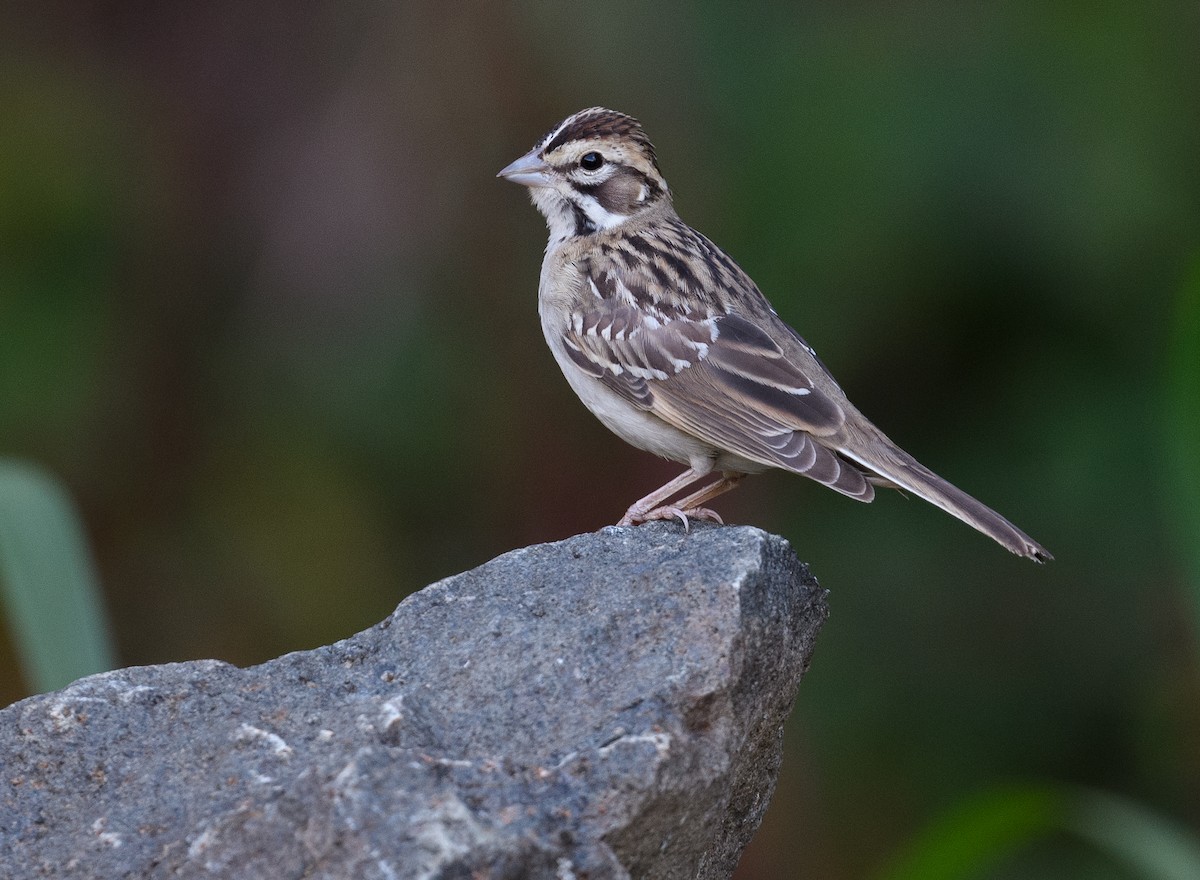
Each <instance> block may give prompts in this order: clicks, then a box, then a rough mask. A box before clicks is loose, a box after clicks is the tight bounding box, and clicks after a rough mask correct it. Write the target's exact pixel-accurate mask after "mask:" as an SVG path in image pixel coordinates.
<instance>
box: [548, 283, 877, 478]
mask: <svg viewBox="0 0 1200 880" xmlns="http://www.w3.org/2000/svg"><path fill="white" fill-rule="evenodd" d="M591 286H592V289H593V290H606V289H607V290H612V289H619V288H620V287H625V289H627V290H628V289H629V287H628V285H626V284H624V282H617V283H614V281H613V280H612V279H610V278H603V279H600V280H599V281H597V280H592V282H591ZM564 336H565V338H564V342H565V349H566V352H567V355H568V356H569V357H570V358H571V360H572V362H574V363H575V364H576V365H577V366H578V367H579V368H580V369H582V370H583V371H584V372H585V373H587V374H588V375H590V376H593V377H595V378H597V379H599V380H600V381H602V382H604V384H605V385H606V386H607V387H609V388H610V389H612V390H613V391H615V392H616V393H618V394H620V395H621V396H622V397H624V398H625V399H626V400H628V401H629V402H630V403H632V404H633V405H635V406H637V407H639V408H640V409H643V410H646V411H648V412H651V413H653V414H654V415H656V416H658V417H659V418H661V419H662V420H663V421H665V422H667V423H668V424H671V425H673V426H675V427H677V428H679V429H680V430H682V431H686V432H687V433H689V434H692V435H693V436H695V437H698V438H699V439H701V440H703V441H704V442H706V443H709V444H711V445H713V446H716V447H718V448H720V449H725V450H728V451H729V452H732V453H735V454H737V455H739V456H742V457H743V458H747V459H749V460H751V461H756V462H759V463H761V464H766V465H770V466H774V467H782V468H785V469H787V470H790V471H794V472H796V473H800V474H804V475H805V476H808V477H811V478H812V479H814V480H817V481H818V482H821V483H824V484H825V485H827V486H830V487H831V488H834V489H836V490H838V491H840V492H843V493H844V494H847V495H850V496H851V497H855V498H859V499H861V500H864V501H867V500H870V499H871V497H873V495H874V490H873V488H872V486H871V484H870V483H869V482H868V480H867V479H866V477H865V476H864V475H863V472H862V471H861V470H860V469H859V468H858V467H857V466H855V465H854V464H852V463H851V462H849V461H847V460H845V459H844V458H842V457H841V456H839V455H838V453H837V452H835V451H834V450H832V449H829V448H827V447H826V446H824V445H822V444H821V443H820V442H819V438H820V437H823V436H829V435H832V434H834V433H836V432H837V431H839V430H840V429H841V427H842V425H843V424H844V422H845V412H844V411H843V409H842V407H841V406H840V405H839V403H838V402H837V401H836V400H834V399H833V398H832V397H830V396H829V395H828V394H826V393H824V392H823V391H822V390H821V389H820V388H819V387H817V385H816V384H815V383H814V382H813V381H812V379H811V378H810V377H809V376H807V375H805V373H804V371H803V369H802V368H801V367H799V366H797V365H796V364H795V363H793V362H792V360H791V359H790V358H789V357H788V356H787V354H786V353H785V352H784V351H783V350H782V349H781V348H780V347H779V345H777V344H776V343H775V342H774V341H773V340H772V338H771V335H770V334H769V333H768V332H767V331H766V330H765V329H764V328H763V327H761V326H759V325H758V324H757V323H755V322H754V321H752V320H750V319H748V318H746V317H744V316H740V315H732V314H700V315H696V314H692V315H686V314H685V315H679V314H667V313H664V312H657V313H655V312H654V311H652V310H650V309H648V308H646V307H645V305H644V304H642V305H639V304H634V303H629V302H622V301H620V300H619V299H610V298H608V297H600V298H597V299H596V300H593V301H591V302H589V303H588V306H587V307H586V309H584V310H581V311H580V312H577V313H576V314H574V315H572V319H571V320H570V321H569V322H568V324H567V327H566V328H565V334H564ZM818 369H819V367H818Z"/></svg>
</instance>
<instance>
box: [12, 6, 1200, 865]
mask: <svg viewBox="0 0 1200 880" xmlns="http://www.w3.org/2000/svg"><path fill="white" fill-rule="evenodd" d="M1197 45H1200V8H1197V6H1196V5H1195V4H1194V3H1190V2H1183V0H1173V2H1171V0H1169V2H1158V3H1153V4H1070V3H1052V4H1044V3H1035V2H1032V0H1014V2H1011V3H1004V4H965V5H964V4H954V3H950V2H947V0H924V2H909V3H901V4H842V3H836V4H835V3H805V4H790V3H749V4H738V5H728V4H717V3H711V2H707V3H700V4H683V3H665V4H654V5H650V4H633V3H609V4H549V3H539V2H532V0H524V2H512V3H507V4H491V3H479V2H476V3H466V4H434V3H422V2H417V3H407V4H392V5H383V6H381V5H379V4H371V3H364V2H359V0H348V2H338V3H334V2H318V3H313V4H307V5H306V6H304V8H303V9H296V8H289V9H286V10H285V9H283V8H282V7H276V6H273V5H271V4H240V3H234V2H232V0H221V2H217V3H212V4H169V3H162V4H140V3H129V2H122V0H108V2H95V0H83V2H75V3H70V4H68V3H44V4H19V3H18V4H6V5H4V6H3V7H2V8H0V119H3V120H4V123H5V124H4V125H3V126H0V456H4V457H9V458H19V459H25V460H29V461H33V462H36V463H37V464H38V465H39V466H40V467H41V468H43V469H44V470H45V471H47V472H50V473H53V474H55V475H56V476H59V477H61V479H62V480H63V481H64V482H65V484H66V487H67V489H68V491H69V493H70V495H71V496H72V497H73V498H75V499H77V500H78V503H79V505H80V507H81V510H82V515H83V521H84V524H85V527H86V531H87V534H88V537H89V538H90V540H91V542H92V545H93V547H94V548H95V555H96V561H97V566H98V569H99V572H100V579H101V581H102V583H103V584H104V585H105V587H106V591H107V593H106V604H107V605H108V607H109V609H110V610H111V614H112V619H113V626H114V630H115V637H116V642H117V644H118V645H119V648H120V655H121V658H122V662H126V663H153V662H161V661H169V660H182V659H188V658H194V657H218V658H220V659H224V660H228V661H231V662H235V663H243V664H245V663H254V662H259V661H262V660H265V659H267V658H269V657H272V656H276V655H278V654H280V653H283V652H285V651H288V650H294V649H299V648H304V647H308V646H311V645H314V644H319V643H325V642H329V641H332V640H334V639H337V638H340V637H342V636H345V635H348V634H350V633H352V632H354V631H356V630H358V629H361V628H363V627H365V626H367V625H369V624H370V623H372V622H374V621H376V620H378V619H380V618H382V617H383V616H384V615H385V614H386V613H387V612H388V611H389V610H390V609H391V608H392V607H393V606H394V605H395V603H396V602H397V601H399V599H401V598H402V597H403V596H404V595H405V594H406V593H408V592H409V591H412V590H414V589H417V588H419V587H421V586H423V585H424V584H426V583H428V582H429V581H432V580H434V579H436V578H438V577H441V576H444V575H448V574H451V573H454V572H456V571H460V570H463V569H466V568H469V567H471V566H473V565H476V564H478V563H480V562H482V561H484V560H486V559H488V558H490V557H491V556H493V555H495V554H497V553H499V552H501V551H503V550H506V549H510V548H512V547H515V546H520V545H523V544H527V543H530V542H533V541H543V540H552V539H556V538H561V537H565V536H567V535H569V534H572V533H575V532H579V531H585V530H590V529H595V528H597V527H599V526H601V525H603V524H605V523H609V522H612V521H614V520H615V519H616V518H617V517H618V516H619V515H620V513H621V512H622V511H623V510H624V509H625V507H626V506H627V505H628V503H629V501H630V500H631V499H633V498H635V497H638V496H639V495H640V494H642V493H644V492H645V491H647V490H648V489H649V488H651V487H653V486H654V485H658V484H660V483H661V482H662V481H665V479H666V478H668V477H669V476H670V475H672V474H673V473H674V472H675V471H676V470H677V468H675V467H674V466H671V465H667V464H663V463H660V462H656V461H653V460H651V459H650V458H649V457H648V456H645V455H644V454H642V453H639V452H637V451H635V450H631V449H628V448H626V447H625V446H624V445H623V444H622V443H620V441H618V440H616V439H615V438H613V437H611V436H610V435H608V434H607V432H606V431H605V430H604V429H603V428H602V427H601V426H600V425H599V424H598V423H596V421H595V420H594V419H593V418H592V417H591V416H590V415H588V413H587V412H586V411H585V410H584V409H583V407H582V406H580V405H579V403H578V401H577V400H575V398H574V396H573V395H572V394H571V392H570V390H569V389H568V388H567V387H566V384H565V383H564V382H563V381H562V379H561V376H559V374H558V371H557V369H556V368H555V366H554V363H553V360H552V359H551V357H550V355H549V353H548V351H547V350H546V348H545V344H544V342H543V340H542V339H541V333H540V329H539V325H538V321H537V316H536V308H535V303H534V292H535V289H536V284H537V273H538V265H539V262H540V259H541V253H542V248H543V246H544V236H545V232H544V226H543V223H542V221H541V219H540V218H539V217H538V216H537V214H536V212H535V211H534V210H533V209H532V208H531V207H530V206H529V205H528V202H527V200H526V198H525V197H524V196H523V195H522V194H521V193H520V192H518V191H517V190H516V188H514V187H511V186H506V185H505V184H503V183H502V182H498V181H496V180H495V179H494V177H493V175H494V174H495V172H496V170H498V169H499V168H500V167H502V166H503V165H505V164H506V163H507V162H509V161H510V160H511V159H512V158H514V157H515V156H517V155H520V154H521V153H522V152H524V151H525V150H526V149H528V147H529V146H530V144H531V143H532V142H533V141H534V139H535V138H536V137H537V136H538V135H540V134H541V133H542V132H544V131H545V130H546V128H547V127H548V126H549V125H551V124H552V123H553V122H555V121H557V120H558V119H560V118H561V117H562V116H564V115H566V114H567V113H569V112H572V111H574V110H577V109H579V108H581V107H584V106H588V105H591V104H596V103H603V104H607V105H609V106H614V107H616V108H618V109H621V110H625V111H627V112H631V113H634V114H635V115H638V116H640V117H641V118H642V119H643V120H644V122H645V123H646V125H647V128H648V130H649V132H650V134H651V136H652V137H653V138H654V140H655V142H656V144H657V146H658V152H659V155H660V158H661V161H662V165H663V169H664V172H665V174H666V176H667V178H668V179H669V180H670V182H671V185H672V189H673V192H674V193H675V196H676V202H677V205H678V207H679V209H680V212H681V214H682V215H683V217H684V218H685V219H686V220H688V221H689V222H691V223H693V224H694V225H696V226H697V227H698V228H700V229H701V230H702V231H704V232H705V233H706V234H708V235H709V236H710V237H712V238H713V239H714V240H716V241H717V242H719V243H721V244H722V245H723V246H724V247H726V248H727V249H728V250H729V251H730V252H731V253H732V254H733V255H734V257H735V258H736V259H738V261H739V262H740V263H741V264H742V265H743V266H744V267H745V268H746V269H747V270H748V271H749V272H750V273H751V274H752V275H753V276H754V277H755V279H756V280H757V281H758V282H759V284H760V286H761V287H762V288H763V289H764V291H765V292H766V293H767V294H768V295H769V296H770V297H771V298H772V300H773V301H774V302H775V304H776V306H777V307H778V309H779V311H780V313H781V314H782V315H783V316H784V317H785V318H787V319H788V320H790V321H791V322H792V323H793V324H795V325H796V326H797V327H798V328H799V329H800V330H801V332H803V333H804V335H805V336H806V338H808V339H809V341H810V342H812V343H813V344H814V345H815V346H816V347H817V349H818V351H820V352H821V354H822V357H823V359H824V360H825V361H826V362H827V363H828V364H829V365H830V367H831V368H832V369H833V371H834V373H835V374H836V375H837V376H838V377H839V379H840V381H841V382H842V384H843V386H844V387H845V388H846V389H847V391H848V392H849V394H850V396H851V397H852V398H853V399H855V400H856V402H857V403H858V404H859V405H860V407H861V408H862V409H863V410H864V411H865V412H866V413H867V414H868V415H869V416H870V417H871V418H872V419H873V420H875V421H876V422H877V423H878V424H879V425H880V426H881V427H883V428H884V430H886V431H887V432H888V433H889V434H890V435H891V436H892V437H894V438H895V439H896V440H897V441H898V442H899V443H901V445H903V446H905V447H906V448H908V449H909V450H910V451H911V452H913V453H914V454H915V455H916V456H917V457H918V458H920V459H921V460H922V461H924V462H925V463H926V464H928V465H929V466H930V467H932V468H934V470H936V471H938V472H939V473H942V474H944V475H945V476H946V477H948V478H949V479H951V480H953V481H954V482H956V483H958V484H959V485H961V486H962V487H963V488H965V489H967V490H968V491H971V492H972V493H974V494H977V495H978V496H979V497H980V498H982V499H983V500H984V501H985V502H987V503H989V504H991V505H994V506H995V507H997V508H998V509H999V510H1001V511H1003V512H1004V513H1005V514H1006V515H1008V516H1010V517H1011V518H1012V519H1014V520H1015V521H1016V522H1017V523H1019V524H1020V525H1021V526H1022V527H1023V528H1025V529H1026V530H1028V531H1029V532H1030V534H1032V535H1033V536H1035V537H1036V538H1037V539H1038V540H1039V541H1041V542H1043V543H1044V544H1045V545H1046V546H1047V547H1049V548H1050V550H1051V551H1052V552H1054V554H1055V555H1056V557H1057V561H1056V562H1054V563H1053V564H1052V565H1050V566H1047V567H1045V568H1037V567H1035V566H1033V565H1030V564H1029V563H1027V562H1024V561H1022V560H1017V559H1015V558H1009V557H1008V556H1007V555H1006V554H1005V553H1004V552H1003V551H1001V550H999V549H998V548H996V547H995V546H994V545H992V544H991V543H990V542H988V541H987V540H986V539H984V538H981V537H979V536H977V535H975V534H973V533H972V532H970V531H969V530H968V529H966V528H965V527H964V526H962V525H961V524H960V523H958V522H956V521H954V520H952V519H951V518H949V517H946V516H944V515H942V514H941V513H939V512H938V511H936V510H934V509H932V508H930V507H929V506H928V505H923V504H920V503H919V502H915V501H909V502H906V501H905V500H904V499H902V498H900V497H898V496H896V495H894V494H890V493H889V494H888V495H887V496H886V497H881V498H879V499H878V500H877V501H876V503H875V504H873V505H870V506H863V505H856V504H852V503H850V502H848V501H846V500H845V499H843V498H841V497H838V496H835V495H834V494H833V493H829V492H825V491H822V490H820V489H819V487H816V486H814V485H812V484H809V483H807V482H806V481H804V480H800V479H798V478H795V477H790V476H787V475H782V474H776V475H767V476H763V477H759V478H756V479H754V480H749V481H747V482H746V484H745V485H744V487H742V488H739V489H738V491H737V492H735V493H732V494H731V495H730V496H729V497H728V500H726V499H724V498H723V499H722V500H721V502H720V504H721V510H722V512H723V513H724V514H725V515H726V519H727V520H728V521H732V522H749V523H754V524H756V525H759V526H762V527H764V528H767V529H771V530H773V531H776V532H780V533H782V534H784V535H786V536H788V537H789V538H790V539H791V540H792V541H793V542H794V543H795V546H796V549H797V551H798V553H799V554H800V556H801V557H802V558H804V559H806V560H808V561H809V562H811V563H812V565H813V568H814V571H815V572H816V573H817V575H818V577H819V578H820V579H821V582H822V584H823V585H825V586H826V587H827V588H829V589H830V590H831V603H832V610H833V616H832V618H831V620H830V622H829V624H828V625H827V626H826V628H825V631H824V633H823V634H822V641H821V648H820V651H819V652H818V655H817V660H816V663H815V664H814V666H813V668H812V670H811V672H810V674H809V676H808V678H807V679H806V681H805V686H804V688H803V689H802V693H801V697H800V700H799V703H798V706H797V710H796V713H795V717H794V720H793V724H792V726H791V728H790V729H789V732H788V749H789V752H788V756H787V760H786V761H785V763H784V775H783V778H782V779H781V781H780V785H779V787H778V790H777V792H776V796H775V802H774V804H773V805H772V808H771V810H770V811H769V812H768V814H767V819H766V822H765V823H764V827H763V829H762V830H761V832H760V833H759V835H758V837H757V839H756V840H755V842H754V844H752V846H751V848H750V849H749V851H748V852H747V854H746V857H745V859H744V862H743V864H742V866H741V867H740V868H739V878H742V880H745V878H752V877H783V876H793V875H794V876H816V877H822V878H831V880H850V878H859V877H865V876H871V875H872V874H873V873H874V872H877V871H878V870H879V866H880V865H883V864H887V863H889V860H890V858H891V856H892V854H894V853H896V852H898V851H901V850H903V849H904V847H905V845H906V842H908V841H910V840H912V839H913V838H914V836H916V835H919V833H920V829H922V828H925V827H927V826H928V825H929V824H930V823H931V822H936V821H937V817H939V816H942V815H944V814H945V813H946V811H947V810H948V809H951V805H954V804H958V803H962V802H963V801H964V799H968V800H969V798H970V795H971V793H973V792H988V791H992V790H993V789H994V788H995V786H997V785H998V784H1000V783H1003V782H1004V781H1005V780H1009V779H1013V778H1029V779H1039V780H1045V781H1046V784H1047V785H1051V786H1060V785H1061V786H1066V787H1069V788H1070V789H1071V790H1076V789H1077V788H1085V789H1088V790H1094V791H1104V792H1108V793H1111V795H1112V796H1113V797H1117V798H1121V799H1124V800H1125V801H1127V802H1129V803H1137V804H1142V805H1144V806H1145V809H1147V810H1150V811H1151V812H1152V813H1153V814H1155V815H1161V816H1167V817H1170V820H1171V821H1172V822H1178V823H1179V824H1180V825H1182V826H1184V827H1187V828H1190V829H1195V828H1197V827H1200V664H1198V663H1197V660H1198V658H1200V650H1198V646H1197V638H1196V635H1197V627H1196V623H1197V620H1200V617H1198V616H1197V607H1200V606H1197V604H1196V603H1197V602H1198V601H1200V599H1198V598H1197V597H1198V596H1200V592H1198V591H1200V580H1198V578H1200V564H1198V563H1197V561H1196V560H1197V555H1196V554H1197V552H1200V551H1197V547H1198V546H1200V525H1198V522H1200V520H1198V518H1197V517H1198V515H1197V511H1198V510H1200V504H1198V503H1197V501H1196V494H1195V493H1196V491H1197V490H1196V487H1197V485H1200V480H1198V479H1197V472H1196V467H1197V466H1196V461H1197V446H1198V444H1200V427H1198V425H1200V412H1198V410H1197V403H1196V401H1197V400H1198V399H1200V391H1198V390H1197V386H1196V380H1197V376H1198V375H1200V371H1198V370H1197V368H1196V365H1197V363H1198V362H1200V351H1198V348H1197V342H1196V340H1197V332H1198V331H1197V327H1198V326H1200V321H1198V320H1197V310H1196V290H1197V289H1198V288H1197V284H1196V281H1195V275H1194V272H1195V268H1194V267H1195V263H1194V261H1195V259H1196V254H1197V253H1198V249H1200V163H1197V162H1196V159H1195V157H1196V156H1197V155H1200V113H1198V112H1197V105H1196V101H1195V96H1196V94H1197V93H1198V89H1200V53H1197V52H1196V46H1197ZM1189 271H1191V272H1192V273H1193V274H1192V275H1188V273H1189ZM1183 278H1187V279H1188V280H1187V282H1186V284H1185V285H1184V286H1183V288H1182V290H1181V287H1180V281H1181V279H1183ZM9 622H10V623H11V621H9ZM0 632H2V630H0ZM14 656H15V655H14V651H13V649H12V647H11V646H10V645H6V644H0V670H2V671H0V700H12V699H17V698H18V697H20V696H22V695H23V694H24V693H25V688H24V685H23V684H22V683H21V680H20V678H19V676H17V674H16V665H15V660H14V659H13V658H14ZM1016 858H1018V859H1019V866H1020V869H1021V870H1022V871H1024V872H1025V873H1024V875H1023V876H1027V877H1038V876H1059V877H1076V876H1078V877H1108V876H1114V875H1113V874H1112V873H1111V871H1112V866H1111V864H1109V863H1108V862H1105V861H1104V860H1103V859H1102V858H1101V857H1100V856H1099V855H1097V854H1095V853H1092V852H1091V851H1090V850H1086V848H1082V847H1078V846H1076V847H1075V848H1073V849H1068V850H1064V849H1062V848H1055V847H1052V846H1051V847H1033V848H1032V849H1030V850H1028V851H1022V854H1020V855H1019V856H1017V857H1016Z"/></svg>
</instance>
